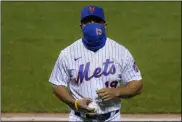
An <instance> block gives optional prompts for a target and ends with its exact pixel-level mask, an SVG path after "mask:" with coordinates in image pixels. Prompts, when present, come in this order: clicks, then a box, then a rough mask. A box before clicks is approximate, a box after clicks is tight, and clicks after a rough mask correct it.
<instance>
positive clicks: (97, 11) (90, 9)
mask: <svg viewBox="0 0 182 122" xmlns="http://www.w3.org/2000/svg"><path fill="white" fill-rule="evenodd" d="M88 16H96V17H98V18H100V19H102V20H104V21H105V16H104V11H103V9H102V8H101V7H98V6H95V5H90V6H86V7H84V8H83V9H82V11H81V21H82V20H83V19H84V18H86V17H88Z"/></svg>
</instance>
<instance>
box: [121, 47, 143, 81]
mask: <svg viewBox="0 0 182 122" xmlns="http://www.w3.org/2000/svg"><path fill="white" fill-rule="evenodd" d="M121 79H122V82H123V84H126V83H128V82H130V81H134V80H141V79H142V76H141V72H140V70H139V69H138V67H137V64H136V62H135V60H134V58H133V56H132V55H131V53H130V52H129V51H128V50H127V49H126V53H125V57H124V59H123V66H122V71H121Z"/></svg>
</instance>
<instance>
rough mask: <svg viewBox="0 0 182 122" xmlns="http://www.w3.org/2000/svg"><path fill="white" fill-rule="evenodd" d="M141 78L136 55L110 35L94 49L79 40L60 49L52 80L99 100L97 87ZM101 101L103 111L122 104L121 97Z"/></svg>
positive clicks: (108, 110)
mask: <svg viewBox="0 0 182 122" xmlns="http://www.w3.org/2000/svg"><path fill="white" fill-rule="evenodd" d="M141 78H142V77H141V73H140V70H139V69H138V68H137V66H136V63H135V61H134V58H133V57H132V55H131V53H130V52H129V51H128V50H127V49H126V48H125V47H124V46H122V45H120V44H118V43H117V42H115V41H114V40H112V39H110V38H107V40H106V44H105V46H104V47H103V48H101V49H99V50H98V51H97V52H93V51H90V50H88V49H86V48H85V46H84V45H83V43H82V40H81V39H79V40H77V41H76V42H74V43H73V44H71V45H70V46H68V47H67V48H65V49H64V50H62V51H61V53H60V55H59V57H58V59H57V61H56V64H55V66H54V68H53V71H52V74H51V76H50V79H49V82H51V83H53V84H55V85H64V86H66V87H68V88H69V90H70V92H71V93H72V96H73V97H74V98H75V99H80V98H83V97H89V98H91V99H93V101H98V100H97V98H98V95H97V94H96V90H98V89H102V88H106V87H108V88H111V87H119V86H120V84H126V83H127V82H130V81H133V80H141ZM98 104H99V106H100V108H101V110H102V111H101V112H100V113H107V112H110V111H114V110H118V109H120V107H121V105H120V100H111V101H108V102H105V103H102V102H99V103H98Z"/></svg>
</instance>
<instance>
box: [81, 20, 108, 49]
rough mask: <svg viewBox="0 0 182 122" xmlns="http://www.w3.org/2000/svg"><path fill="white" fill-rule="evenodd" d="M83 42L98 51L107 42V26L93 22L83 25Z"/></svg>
mask: <svg viewBox="0 0 182 122" xmlns="http://www.w3.org/2000/svg"><path fill="white" fill-rule="evenodd" d="M82 31H83V38H82V42H83V44H84V45H85V47H86V48H87V49H89V50H91V51H97V50H98V49H100V48H102V47H103V46H104V45H105V43H106V34H105V27H104V26H103V25H101V24H97V23H91V24H87V25H85V26H83V27H82Z"/></svg>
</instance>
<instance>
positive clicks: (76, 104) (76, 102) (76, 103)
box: [75, 99, 78, 110]
mask: <svg viewBox="0 0 182 122" xmlns="http://www.w3.org/2000/svg"><path fill="white" fill-rule="evenodd" d="M75 108H76V110H78V99H77V100H75Z"/></svg>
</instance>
